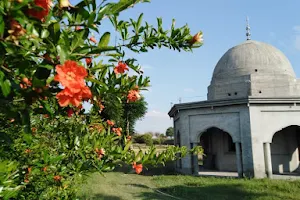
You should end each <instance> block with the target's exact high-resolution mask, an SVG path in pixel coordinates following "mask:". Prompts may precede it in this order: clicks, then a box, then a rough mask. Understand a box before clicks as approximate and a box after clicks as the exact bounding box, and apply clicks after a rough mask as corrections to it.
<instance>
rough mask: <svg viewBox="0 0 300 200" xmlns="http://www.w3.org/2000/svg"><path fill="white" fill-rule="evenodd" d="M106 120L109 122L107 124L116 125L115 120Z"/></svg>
mask: <svg viewBox="0 0 300 200" xmlns="http://www.w3.org/2000/svg"><path fill="white" fill-rule="evenodd" d="M106 122H107V124H108V125H109V126H114V125H115V123H114V122H113V121H110V120H107V121H106Z"/></svg>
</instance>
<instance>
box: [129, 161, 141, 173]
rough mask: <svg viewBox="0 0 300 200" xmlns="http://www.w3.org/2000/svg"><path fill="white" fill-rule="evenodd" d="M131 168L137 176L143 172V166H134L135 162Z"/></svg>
mask: <svg viewBox="0 0 300 200" xmlns="http://www.w3.org/2000/svg"><path fill="white" fill-rule="evenodd" d="M132 168H133V169H135V172H136V173H137V174H140V173H141V172H142V171H143V165H142V164H138V165H137V164H136V162H133V164H132Z"/></svg>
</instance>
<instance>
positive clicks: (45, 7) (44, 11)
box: [28, 0, 52, 22]
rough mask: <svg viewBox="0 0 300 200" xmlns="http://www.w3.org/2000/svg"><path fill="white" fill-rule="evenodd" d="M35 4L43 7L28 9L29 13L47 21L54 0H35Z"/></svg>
mask: <svg viewBox="0 0 300 200" xmlns="http://www.w3.org/2000/svg"><path fill="white" fill-rule="evenodd" d="M34 5H35V6H37V7H40V8H41V9H36V8H32V9H29V10H28V14H29V15H30V16H32V17H34V18H37V19H39V20H41V21H42V22H43V21H45V18H46V17H47V15H48V14H49V12H50V8H51V5H52V0H34Z"/></svg>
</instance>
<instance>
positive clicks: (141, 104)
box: [123, 97, 147, 135]
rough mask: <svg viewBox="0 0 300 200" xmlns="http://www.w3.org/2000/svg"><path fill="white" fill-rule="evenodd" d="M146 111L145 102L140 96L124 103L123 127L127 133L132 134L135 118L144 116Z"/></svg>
mask: <svg viewBox="0 0 300 200" xmlns="http://www.w3.org/2000/svg"><path fill="white" fill-rule="evenodd" d="M146 112H147V102H146V101H145V99H144V98H143V97H142V98H141V99H140V100H138V101H135V102H129V103H126V104H125V106H124V115H123V116H124V119H126V120H125V123H124V126H123V127H124V129H126V134H127V135H133V134H134V126H135V123H136V121H137V120H139V119H141V118H142V117H144V116H145V114H146Z"/></svg>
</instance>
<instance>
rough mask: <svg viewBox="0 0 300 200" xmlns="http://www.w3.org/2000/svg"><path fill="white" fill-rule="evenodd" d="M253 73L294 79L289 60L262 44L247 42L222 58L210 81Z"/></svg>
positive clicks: (229, 51)
mask: <svg viewBox="0 0 300 200" xmlns="http://www.w3.org/2000/svg"><path fill="white" fill-rule="evenodd" d="M255 72H260V74H261V73H263V74H268V75H270V74H273V75H288V76H290V77H293V78H295V77H296V76H295V72H294V70H293V68H292V66H291V64H290V62H289V60H288V59H287V57H286V56H285V55H284V54H283V53H282V52H281V51H280V50H278V49H277V48H275V47H273V46H271V45H269V44H266V43H263V42H257V41H254V40H248V41H246V42H243V43H242V44H240V45H237V46H235V47H232V48H231V49H229V50H228V51H227V52H226V53H225V54H224V55H223V56H222V58H221V59H220V60H219V62H218V63H217V65H216V67H215V69H214V73H213V78H212V80H215V79H231V78H233V77H240V76H244V75H250V74H253V73H255Z"/></svg>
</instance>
